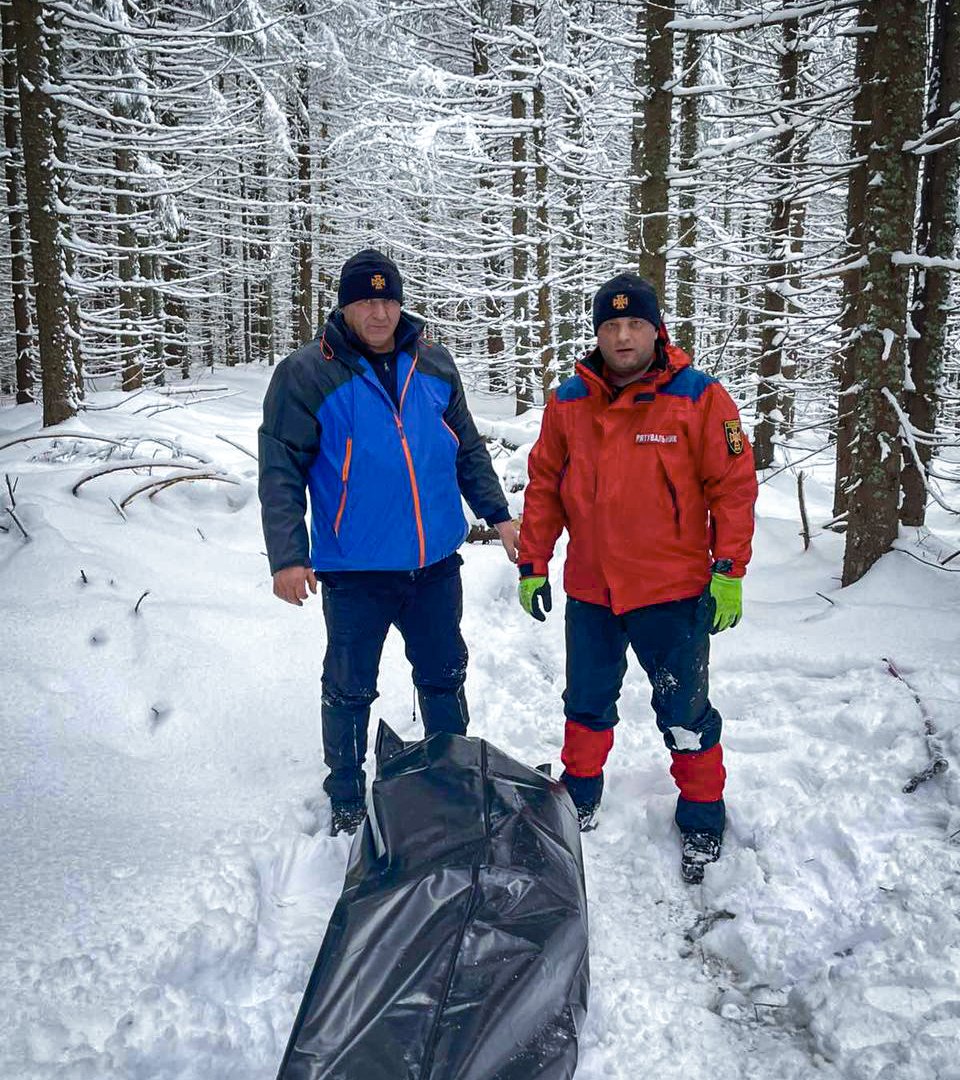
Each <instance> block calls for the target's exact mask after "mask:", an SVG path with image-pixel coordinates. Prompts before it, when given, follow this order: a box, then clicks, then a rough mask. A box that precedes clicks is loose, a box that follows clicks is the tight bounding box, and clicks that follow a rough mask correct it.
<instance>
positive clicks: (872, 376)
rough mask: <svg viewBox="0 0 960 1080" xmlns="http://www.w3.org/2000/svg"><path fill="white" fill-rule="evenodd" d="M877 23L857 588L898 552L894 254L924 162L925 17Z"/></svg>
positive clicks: (860, 364) (890, 8)
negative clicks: (920, 153) (920, 149)
mask: <svg viewBox="0 0 960 1080" xmlns="http://www.w3.org/2000/svg"><path fill="white" fill-rule="evenodd" d="M870 7H871V9H872V11H873V17H874V19H875V20H876V23H875V25H876V26H877V36H876V43H875V48H874V51H873V72H872V75H873V77H874V78H875V79H877V80H878V81H879V80H883V83H884V85H883V93H882V94H877V95H876V96H875V97H876V100H875V103H874V109H873V117H872V123H871V141H870V150H869V153H868V158H867V173H868V175H869V177H870V180H869V181H868V183H867V195H866V212H867V216H866V227H865V236H864V239H865V241H866V246H867V266H866V269H865V271H864V274H863V294H864V297H865V299H864V316H865V318H864V322H863V326H862V329H861V333H860V335H859V337H858V338H857V341H856V346H855V351H854V354H853V360H854V379H855V383H856V385H857V390H856V392H855V393H852V394H850V395H849V396H850V397H852V398H853V402H852V405H853V413H854V417H853V419H854V424H855V435H854V438H853V442H852V447H851V450H852V455H851V456H852V471H851V481H852V482H851V485H850V487H851V491H850V495H849V512H848V521H847V534H846V545H845V550H844V561H843V579H842V582H843V584H844V585H850V584H852V583H853V582H855V581H858V580H859V579H860V578H861V577H862V576H863V575H864V574H865V573H866V572H867V571H868V570H869V569H870V567H871V566H873V564H874V563H875V562H876V561H877V559H879V558H880V556H881V555H883V554H884V553H885V552H886V551H889V549H890V546H891V544H892V543H893V541H894V540H895V539H896V536H897V528H898V505H897V504H898V496H899V493H900V483H899V480H900V436H899V421H898V419H897V415H896V412H895V411H894V408H893V406H892V404H891V402H890V400H889V398H888V396H887V395H888V394H890V395H893V396H894V397H895V398H897V399H901V398H902V396H903V373H904V360H905V356H904V336H905V333H906V324H907V291H908V285H909V277H908V275H907V274H906V273H905V272H904V270H903V269H902V268H901V267H898V266H895V265H894V263H893V261H892V258H891V256H892V254H893V253H894V252H895V251H909V250H910V246H911V243H912V240H913V218H914V209H915V203H916V193H917V157H916V155H915V154H914V153H912V152H911V151H906V150H904V144H905V143H907V142H908V141H909V140H910V139H913V138H916V136H917V133H918V132H919V130H920V124H921V120H922V115H923V84H924V71H925V69H926V63H925V61H926V12H925V8H924V5H922V4H917V3H915V2H914V0H884V2H883V3H876V4H872V5H870Z"/></svg>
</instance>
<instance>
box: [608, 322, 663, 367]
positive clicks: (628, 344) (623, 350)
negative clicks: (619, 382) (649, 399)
mask: <svg viewBox="0 0 960 1080" xmlns="http://www.w3.org/2000/svg"><path fill="white" fill-rule="evenodd" d="M656 341H657V328H656V327H655V326H653V325H652V324H651V323H648V322H647V320H646V319H635V318H624V319H607V320H606V321H605V322H602V323H601V324H600V327H599V329H598V330H597V344H598V345H599V346H600V352H601V353H603V359H604V360H605V361H606V364H607V367H608V368H609V369H610V371H611V372H613V374H614V375H618V376H620V377H622V378H629V377H631V376H634V375H642V374H643V373H644V372H645V371H646V370H647V368H648V367H650V365H651V364H652V363H653V358H654V356H655V355H656V350H655V345H656Z"/></svg>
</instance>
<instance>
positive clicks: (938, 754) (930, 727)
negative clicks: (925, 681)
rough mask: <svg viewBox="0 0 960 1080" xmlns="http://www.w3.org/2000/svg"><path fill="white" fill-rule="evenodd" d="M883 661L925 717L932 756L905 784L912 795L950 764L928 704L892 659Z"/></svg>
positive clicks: (926, 739)
mask: <svg viewBox="0 0 960 1080" xmlns="http://www.w3.org/2000/svg"><path fill="white" fill-rule="evenodd" d="M883 662H884V663H885V664H886V665H887V671H888V672H889V673H890V674H891V675H892V676H893V677H894V678H895V679H899V680H900V682H902V683H903V685H904V686H905V687H906V688H907V689H908V690H909V691H910V693H911V694H912V695H913V700H914V701H915V702H916V703H917V708H918V709H919V710H920V715H921V716H922V717H923V730H924V740H925V742H926V745H927V753H928V754H929V756H930V764H929V765H928V766H927V767H926V768H925V769H922V770H921V771H920V772H918V773H916V774H915V775H914V776H911V777H910V779H909V780H908V781H907V782H906V783H905V784H904V785H903V793H904V794H905V795H912V794H913V792H915V791H916V790H917V788H918V787H919V786H920V785H921V784H923V783H926V781H927V780H932V779H933V778H934V777H935V776H939V775H940V773H942V772H946V771H947V769H948V768H949V767H950V766H949V764H948V763H947V759H946V758H945V757H944V756H943V747H942V746H941V745H940V740H939V739H938V738H937V729H936V727H935V726H934V723H933V717H932V716H931V715H930V712H929V710H928V709H927V707H926V705H924V703H923V699H922V698H921V697H920V695H919V694H918V693H917V691H916V690H915V689H914V688H913V687H912V686H911V685H910V683H909V682H908V681H907V680H906V679H905V678H904V676H903V674H902V673H901V672H900V670H899V668H898V667H897V665H896V664H895V663H894V662H893V661H892V660H890V659H889V658H888V657H886V656H885V657H884V658H883Z"/></svg>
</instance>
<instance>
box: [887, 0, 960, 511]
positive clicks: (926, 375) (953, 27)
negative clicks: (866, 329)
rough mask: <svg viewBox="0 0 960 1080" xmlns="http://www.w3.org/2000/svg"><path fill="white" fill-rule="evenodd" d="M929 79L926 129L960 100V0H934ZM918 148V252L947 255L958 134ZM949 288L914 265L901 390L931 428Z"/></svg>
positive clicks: (952, 230)
mask: <svg viewBox="0 0 960 1080" xmlns="http://www.w3.org/2000/svg"><path fill="white" fill-rule="evenodd" d="M928 86H929V95H928V108H927V120H926V130H927V131H932V130H934V129H935V128H936V127H937V125H939V124H942V123H943V122H944V121H945V120H946V119H947V118H948V117H949V116H950V112H951V109H956V108H957V103H958V102H960V0H934V11H933V44H932V49H931V56H930V77H929V79H928ZM951 140H952V141H951ZM919 150H920V151H921V152H922V155H923V156H922V164H921V169H922V180H921V184H920V219H919V223H918V229H917V253H918V254H919V255H921V256H925V257H928V258H929V257H933V258H943V259H953V258H954V257H955V255H956V249H957V188H958V185H960V142H957V139H956V129H955V128H954V130H953V132H952V133H946V134H945V135H944V136H942V137H939V138H938V137H937V136H934V137H933V138H932V139H931V140H930V142H928V143H926V144H924V145H923V146H921V147H920V148H919ZM949 294H950V272H949V271H947V270H946V269H934V268H930V267H919V268H918V270H917V271H916V278H915V282H914V291H913V304H912V320H911V321H912V323H913V331H914V333H913V334H911V336H910V338H909V340H908V342H907V355H908V363H909V366H908V373H909V380H910V381H909V383H908V386H907V391H906V394H905V396H904V397H905V403H906V408H907V415H908V416H909V418H910V423H911V424H912V426H913V427H914V428H915V429H917V430H918V431H923V432H928V433H929V434H931V435H932V434H934V432H935V431H936V428H937V418H938V404H939V402H938V396H937V395H938V389H939V385H940V379H941V377H942V374H943V359H944V353H945V351H946V340H947V310H948V307H947V305H948V301H949ZM916 452H917V456H918V457H919V458H920V462H921V465H922V466H923V468H924V469H925V468H926V466H927V465H928V464H929V462H930V458H931V456H932V452H933V449H932V447H931V445H930V443H929V442H926V441H920V440H918V441H917V443H916ZM903 465H904V468H903V473H902V475H901V483H902V485H903V505H902V506H901V508H900V520H901V521H902V522H903V523H904V525H922V524H923V522H924V516H925V510H926V502H927V491H926V487H925V485H924V477H923V475H922V473H921V472H920V470H919V469H918V468H917V465H916V462H915V459H914V457H913V454H912V453H905V454H904V460H903Z"/></svg>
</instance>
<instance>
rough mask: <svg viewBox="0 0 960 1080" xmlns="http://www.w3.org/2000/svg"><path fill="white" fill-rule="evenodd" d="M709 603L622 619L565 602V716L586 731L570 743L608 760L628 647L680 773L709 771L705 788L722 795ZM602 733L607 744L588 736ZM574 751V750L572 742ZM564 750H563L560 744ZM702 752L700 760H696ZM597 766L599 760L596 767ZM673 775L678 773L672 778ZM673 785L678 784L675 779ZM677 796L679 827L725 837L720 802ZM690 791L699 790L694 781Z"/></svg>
mask: <svg viewBox="0 0 960 1080" xmlns="http://www.w3.org/2000/svg"><path fill="white" fill-rule="evenodd" d="M711 616H712V603H711V600H710V596H709V593H704V594H703V595H701V596H699V597H691V598H690V599H688V600H674V601H672V602H670V603H666V604H651V605H650V606H649V607H642V608H637V609H635V610H634V611H628V612H626V613H625V614H623V615H614V613H613V612H612V611H611V610H610V608H608V607H605V606H603V605H600V604H588V603H585V602H584V601H582V600H575V599H573V598H572V597H568V599H567V610H566V644H567V688H566V690H565V692H564V695H563V701H564V714H565V715H566V718H567V720H568V721H573V722H574V725H582V728H586V729H588V730H587V731H586V732H583V731H582V729H581V731H579V732H578V731H577V728H576V726H574V727H573V728H572V730H571V725H568V735H567V745H571V744H573V743H576V741H577V739H578V738H579V739H580V740H581V741H582V743H584V744H586V746H587V756H589V753H590V750H589V745H590V743H591V741H593V742H595V743H596V744H598V745H599V746H600V753H601V754H602V755H603V756H605V754H606V751H607V750H608V749H609V746H610V741H609V740H610V738H611V735H610V732H611V729H612V728H613V727H614V726H615V725H616V724H617V723H618V721H619V716H618V714H617V699H618V698H619V696H620V687H621V685H622V683H623V677H624V675H625V674H626V670H627V646H628V645H629V646H630V647H631V648H632V649H633V651H634V653H635V654H636V657H637V659H638V660H639V661H640V666H641V667H642V668H643V670H644V671H645V672H646V674H647V677H648V678H649V680H650V685H651V687H652V690H653V693H652V696H651V704H652V705H653V711H654V713H655V714H656V719H657V727H658V728H659V729H660V732H661V734H662V735H663V741H664V742H665V743H666V745H667V747H668V749H669V750H671V751H672V752H673V755H674V760H675V761H676V760H677V758H681V757H682V758H684V759H685V760H684V761H682V762H681V766H682V772H681V775H684V776H688V775H690V773H691V768H690V767H691V766H692V767H693V768H692V772H693V773H695V772H696V768H697V765H698V763H700V762H702V763H703V768H704V769H705V770H710V771H711V777H710V784H709V786H711V787H713V788H716V786H717V784H718V783H719V789H720V790H721V791H722V771H721V773H720V774H719V779H718V778H717V775H718V774H717V773H716V770H717V769H720V770H722V762H721V761H720V759H719V755H720V751H719V748H718V749H717V750H716V751H714V753H712V754H710V755H706V754H704V751H707V750H711V749H713V748H714V747H716V746H717V744H718V743H719V741H720V731H721V726H722V721H721V718H720V714H719V713H718V712H717V710H716V709H715V708H713V706H712V705H711V704H710V699H709V696H708V687H709V677H708V676H709V662H710V632H709V631H710V622H711ZM591 732H596V733H604V735H605V740H606V741H602V740H600V739H599V738H598V739H596V740H591V739H590V733H591ZM571 749H572V750H573V751H576V750H578V749H579V747H578V746H576V745H571ZM565 750H566V746H565ZM699 755H703V756H702V757H700V756H699ZM601 764H602V762H601ZM675 775H677V773H675ZM678 784H680V780H679V779H678ZM686 784H687V781H686V780H685V782H684V784H682V785H680V786H681V795H680V798H679V799H678V801H677V815H676V820H677V824H678V825H679V826H680V828H681V829H682V830H684V831H690V830H702V831H706V832H715V833H718V834H720V833H722V832H723V825H724V805H723V799H722V798H720V799H711V801H708V802H702V801H692V800H690V799H687V798H684V795H683V790H684V787H685V786H686ZM691 787H692V789H693V790H695V791H696V790H698V789H702V787H703V785H702V784H701V783H699V778H698V777H696V776H693V779H692V784H691Z"/></svg>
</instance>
